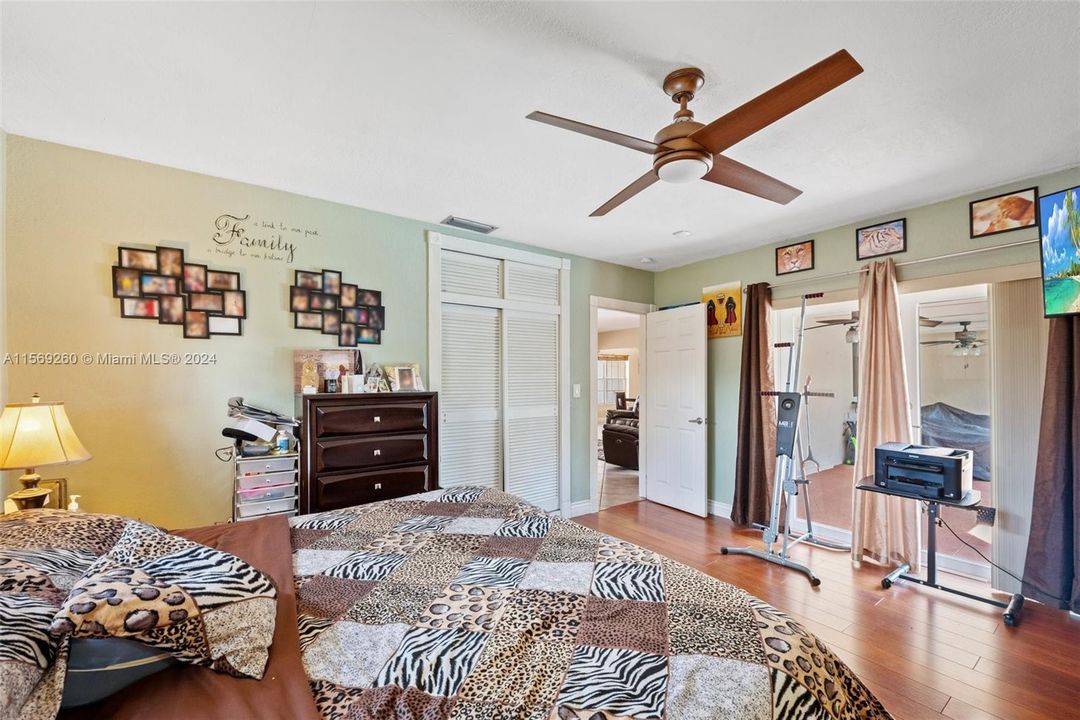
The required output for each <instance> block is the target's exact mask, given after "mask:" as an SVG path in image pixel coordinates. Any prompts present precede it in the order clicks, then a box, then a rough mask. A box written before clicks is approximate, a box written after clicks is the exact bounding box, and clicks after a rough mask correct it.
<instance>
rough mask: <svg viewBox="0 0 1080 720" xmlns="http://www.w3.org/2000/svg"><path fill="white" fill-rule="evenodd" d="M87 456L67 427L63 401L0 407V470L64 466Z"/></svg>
mask: <svg viewBox="0 0 1080 720" xmlns="http://www.w3.org/2000/svg"><path fill="white" fill-rule="evenodd" d="M35 397H36V396H35ZM90 457H91V455H90V452H89V451H88V450H87V449H86V448H85V447H83V444H82V443H81V442H80V441H79V437H78V436H77V435H76V434H75V430H74V428H72V427H71V421H70V420H68V416H67V412H65V411H64V403H62V402H34V403H12V404H10V405H5V406H4V413H3V415H0V470H16V469H20V468H36V467H41V466H43V465H66V464H69V463H78V462H83V461H84V460H89V459H90Z"/></svg>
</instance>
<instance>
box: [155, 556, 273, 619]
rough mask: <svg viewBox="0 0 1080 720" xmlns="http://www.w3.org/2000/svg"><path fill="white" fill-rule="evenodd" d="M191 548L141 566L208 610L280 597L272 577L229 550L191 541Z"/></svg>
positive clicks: (204, 610) (157, 578) (158, 579)
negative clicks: (180, 589)
mask: <svg viewBox="0 0 1080 720" xmlns="http://www.w3.org/2000/svg"><path fill="white" fill-rule="evenodd" d="M189 544H190V547H188V548H187V549H186V550H183V551H182V552H178V553H176V554H173V555H166V556H165V557H162V558H158V559H157V560H153V561H151V562H149V563H146V564H144V565H142V566H141V567H140V568H139V569H140V570H142V571H143V572H144V573H146V574H147V575H149V576H150V577H152V578H154V579H155V580H157V581H159V582H164V583H170V584H175V585H179V586H180V587H182V588H183V589H184V590H186V591H187V593H188V594H189V595H191V597H193V598H195V602H196V603H197V604H198V606H199V609H200V611H202V612H207V611H209V610H213V609H214V608H217V607H221V606H222V605H227V604H229V603H234V602H243V601H244V600H250V599H252V598H256V597H269V598H273V597H277V590H275V589H274V583H273V582H271V580H270V578H268V577H266V576H265V575H263V574H262V573H261V572H259V571H258V570H256V569H255V568H253V567H252V566H251V565H248V564H247V563H246V562H244V561H243V560H241V559H240V558H238V557H236V556H235V555H230V554H229V553H225V552H221V551H220V550H215V549H214V548H209V547H206V546H205V545H197V544H195V543H189Z"/></svg>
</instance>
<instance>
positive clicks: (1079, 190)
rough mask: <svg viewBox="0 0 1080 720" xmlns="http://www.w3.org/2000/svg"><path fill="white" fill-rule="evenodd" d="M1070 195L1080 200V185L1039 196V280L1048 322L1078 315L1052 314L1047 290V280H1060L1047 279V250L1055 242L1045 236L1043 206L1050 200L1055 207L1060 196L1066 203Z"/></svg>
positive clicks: (1065, 312)
mask: <svg viewBox="0 0 1080 720" xmlns="http://www.w3.org/2000/svg"><path fill="white" fill-rule="evenodd" d="M1068 193H1073V199H1074V200H1080V185H1075V186H1073V187H1065V188H1062V189H1061V190H1057V191H1055V192H1051V193H1047V194H1046V195H1040V196H1039V210H1038V216H1039V225H1038V228H1039V241H1040V243H1039V280H1040V284H1041V286H1042V287H1041V290H1040V292H1041V293H1042V306H1043V317H1044V318H1046V319H1047V320H1049V319H1051V318H1059V317H1072V316H1075V315H1077V313H1075V312H1072V311H1071V310H1066V311H1064V312H1050V308H1049V307H1048V305H1049V303H1048V300H1049V297H1048V295H1047V288H1046V281H1047V279H1050V280H1054V279H1059V278H1047V277H1046V270H1047V268H1046V253H1045V249H1052V248H1053V244H1054V242H1053V238H1052V237H1046V236H1044V235H1043V219H1044V218H1043V210H1042V204H1043V200H1048V201H1049V202H1050V204H1051V206H1052V207H1053V206H1054V198H1055V197H1057V196H1058V195H1060V196H1061V199H1062V202H1063V203H1064V202H1065V197H1066V195H1067V194H1068ZM1077 204H1080V203H1077ZM1050 217H1053V215H1050ZM1043 243H1047V245H1046V247H1045V248H1044V246H1043ZM1071 277H1072V278H1073V279H1074V280H1075V279H1076V278H1078V277H1080V275H1074V276H1071ZM1060 279H1063V278H1060Z"/></svg>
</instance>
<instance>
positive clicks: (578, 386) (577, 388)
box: [574, 383, 581, 398]
mask: <svg viewBox="0 0 1080 720" xmlns="http://www.w3.org/2000/svg"><path fill="white" fill-rule="evenodd" d="M574 397H576V398H579V397H581V383H574Z"/></svg>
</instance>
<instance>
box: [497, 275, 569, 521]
mask: <svg viewBox="0 0 1080 720" xmlns="http://www.w3.org/2000/svg"><path fill="white" fill-rule="evenodd" d="M504 269H505V286H504V297H505V298H506V300H508V301H511V302H513V303H515V309H507V310H505V311H504V317H505V321H504V323H503V327H504V328H505V329H506V332H505V340H506V360H505V367H506V448H507V450H506V491H507V492H510V493H513V494H514V495H517V496H518V497H521V498H523V499H525V500H527V501H529V502H531V503H533V504H534V505H537V506H539V507H541V508H543V509H545V510H555V509H557V508H558V507H559V316H558V315H557V314H555V310H556V308H557V307H558V304H559V271H558V270H557V269H556V268H551V267H542V266H538V265H529V264H527V263H520V262H514V261H510V260H507V261H506V262H505V266H504ZM516 303H528V304H529V305H531V306H533V307H535V308H536V309H537V311H538V312H529V311H525V310H521V309H516V308H520V305H517V304H516Z"/></svg>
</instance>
